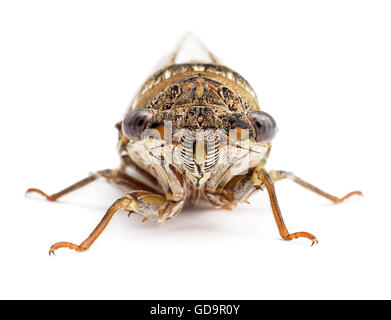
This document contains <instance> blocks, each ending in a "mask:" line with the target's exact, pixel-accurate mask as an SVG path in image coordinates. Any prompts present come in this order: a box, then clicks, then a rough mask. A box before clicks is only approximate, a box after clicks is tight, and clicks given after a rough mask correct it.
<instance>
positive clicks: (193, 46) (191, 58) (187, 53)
mask: <svg viewBox="0 0 391 320" xmlns="http://www.w3.org/2000/svg"><path fill="white" fill-rule="evenodd" d="M192 62H200V63H214V64H220V62H219V60H218V59H217V58H216V57H215V55H214V54H213V53H212V52H210V51H209V50H208V48H206V46H205V45H204V44H203V43H202V42H201V41H200V40H199V39H198V38H197V37H196V36H195V35H194V34H193V33H191V32H188V33H186V34H185V35H184V36H183V38H182V39H181V40H180V41H179V43H178V45H177V47H176V49H175V50H174V51H173V52H172V53H171V54H170V55H168V56H167V57H165V58H164V59H163V60H162V61H161V62H160V64H159V65H158V68H157V69H161V68H164V67H167V66H170V65H173V64H181V63H192Z"/></svg>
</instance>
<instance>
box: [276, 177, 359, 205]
mask: <svg viewBox="0 0 391 320" xmlns="http://www.w3.org/2000/svg"><path fill="white" fill-rule="evenodd" d="M269 175H270V177H271V179H272V180H273V182H277V181H280V180H283V179H289V180H292V181H293V182H295V183H297V184H299V185H301V186H302V187H303V188H305V189H308V190H311V191H312V192H315V193H316V194H318V195H320V196H322V197H325V198H327V199H329V200H331V201H333V202H334V203H340V202H342V201H344V200H346V199H347V198H349V197H351V196H353V195H359V196H362V195H363V194H362V192H361V191H352V192H349V193H348V194H347V195H345V196H343V197H342V198H338V197H336V196H333V195H331V194H329V193H327V192H325V191H323V190H321V189H319V188H317V187H315V186H314V185H312V184H310V183H308V182H306V181H304V180H302V179H300V178H299V177H297V176H295V175H294V174H293V173H292V172H288V171H282V170H272V171H270V172H269Z"/></svg>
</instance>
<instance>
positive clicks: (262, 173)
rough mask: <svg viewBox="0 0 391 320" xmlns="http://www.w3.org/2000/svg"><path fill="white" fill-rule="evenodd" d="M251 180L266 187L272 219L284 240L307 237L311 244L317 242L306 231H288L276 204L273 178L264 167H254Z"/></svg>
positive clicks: (256, 184)
mask: <svg viewBox="0 0 391 320" xmlns="http://www.w3.org/2000/svg"><path fill="white" fill-rule="evenodd" d="M251 178H252V182H253V183H254V185H255V186H259V187H261V188H262V187H263V186H264V187H266V190H267V192H268V194H269V199H270V205H271V207H272V211H273V215H274V219H275V220H276V223H277V227H278V231H279V232H280V235H281V237H282V238H283V239H284V240H292V239H296V238H307V239H309V240H311V241H312V244H311V246H312V245H314V244H317V243H318V240H317V239H316V237H315V236H314V235H313V234H311V233H308V232H295V233H289V232H288V229H287V227H286V226H285V223H284V219H283V218H282V214H281V209H280V206H279V205H278V201H277V196H276V191H275V189H274V184H273V180H272V178H271V177H270V175H269V174H268V173H267V172H266V170H265V169H255V170H254V171H253V174H252V177H251Z"/></svg>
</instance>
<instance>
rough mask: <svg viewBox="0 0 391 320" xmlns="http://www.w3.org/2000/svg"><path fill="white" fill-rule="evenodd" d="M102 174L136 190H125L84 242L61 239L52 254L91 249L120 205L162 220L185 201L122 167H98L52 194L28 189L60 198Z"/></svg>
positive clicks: (53, 248) (53, 247) (170, 215)
mask: <svg viewBox="0 0 391 320" xmlns="http://www.w3.org/2000/svg"><path fill="white" fill-rule="evenodd" d="M100 177H103V178H106V179H107V180H108V181H109V182H111V183H113V184H116V185H122V186H125V187H127V188H129V189H134V190H135V191H132V192H129V193H127V194H124V195H123V196H122V197H121V198H120V199H118V200H116V201H115V202H114V203H113V204H112V205H111V206H110V207H109V209H108V210H107V212H106V214H105V216H104V217H103V218H102V220H101V221H100V222H99V224H98V225H97V226H96V228H95V229H94V230H93V231H92V233H91V234H90V235H89V236H88V238H87V239H86V240H84V241H83V242H82V243H81V244H79V245H76V244H73V243H71V242H58V243H55V244H53V245H52V246H51V247H50V250H49V254H54V252H55V251H56V250H57V249H60V248H69V249H73V250H76V251H79V252H81V251H85V250H87V249H88V248H89V247H90V246H91V245H92V244H93V242H94V241H95V240H96V239H97V238H98V237H99V235H100V234H101V233H102V231H103V230H104V229H105V227H106V226H107V224H108V223H109V221H110V220H111V218H112V217H113V216H114V214H115V213H116V212H117V211H119V210H120V209H123V210H125V211H127V212H128V213H129V215H130V213H132V212H134V213H137V214H139V215H142V216H144V218H146V219H148V218H151V219H153V220H156V221H158V222H163V221H165V220H166V219H168V218H170V217H172V216H174V215H176V214H178V213H179V212H180V210H181V209H182V206H183V201H169V200H167V199H166V198H165V197H164V196H163V195H162V193H160V192H159V191H157V190H155V189H154V188H152V187H150V186H148V185H146V184H144V183H143V182H141V181H139V180H137V179H135V178H133V177H131V176H129V175H127V174H126V173H124V172H122V171H121V170H101V171H97V172H95V173H93V174H92V175H90V176H89V177H87V178H85V179H83V180H80V181H78V182H76V183H75V184H73V185H71V186H69V187H67V188H65V189H63V190H61V191H59V192H57V193H54V194H51V195H49V194H47V193H45V192H43V191H42V190H40V189H36V188H30V189H28V190H27V191H26V192H27V193H31V192H36V193H39V194H41V195H43V196H44V197H45V198H46V199H47V200H49V201H56V200H57V199H58V198H60V197H61V196H63V195H65V194H68V193H70V192H72V191H75V190H77V189H79V188H81V187H83V186H85V185H87V184H89V183H91V182H93V181H95V180H96V179H98V178H100Z"/></svg>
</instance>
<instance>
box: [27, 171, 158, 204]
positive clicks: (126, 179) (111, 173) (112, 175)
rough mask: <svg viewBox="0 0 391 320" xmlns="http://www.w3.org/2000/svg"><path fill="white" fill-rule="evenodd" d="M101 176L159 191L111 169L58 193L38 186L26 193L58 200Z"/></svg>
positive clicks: (121, 183) (129, 185)
mask: <svg viewBox="0 0 391 320" xmlns="http://www.w3.org/2000/svg"><path fill="white" fill-rule="evenodd" d="M100 177H103V178H106V179H107V180H108V181H109V182H111V183H113V184H119V185H123V186H126V187H129V188H131V189H136V190H146V191H152V192H156V193H159V192H158V191H156V190H155V189H153V188H152V187H150V186H148V185H146V184H144V183H143V182H141V181H139V180H137V179H135V178H133V177H131V176H129V175H127V174H125V173H124V172H122V171H120V170H110V169H107V170H100V171H97V172H95V173H93V174H91V175H90V176H89V177H87V178H85V179H82V180H80V181H78V182H76V183H74V184H73V185H71V186H69V187H67V188H65V189H63V190H61V191H59V192H57V193H53V194H51V195H49V194H47V193H45V192H43V191H42V190H40V189H37V188H30V189H27V191H26V193H31V192H36V193H39V194H41V195H43V196H44V197H45V198H46V199H47V200H49V201H56V200H57V199H58V198H60V197H62V196H63V195H65V194H68V193H70V192H72V191H75V190H77V189H79V188H81V187H84V186H86V185H87V184H89V183H91V182H93V181H95V180H96V179H98V178H100Z"/></svg>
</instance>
